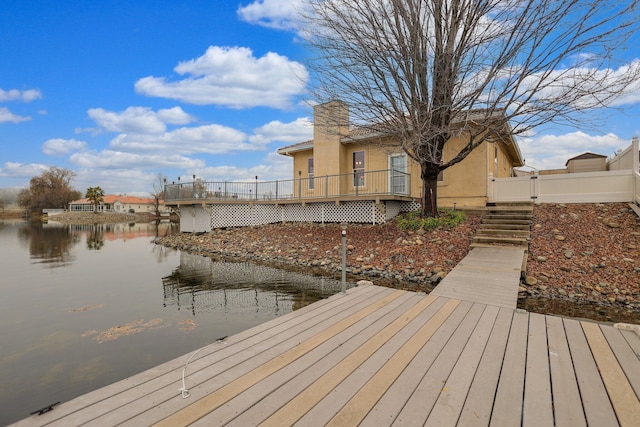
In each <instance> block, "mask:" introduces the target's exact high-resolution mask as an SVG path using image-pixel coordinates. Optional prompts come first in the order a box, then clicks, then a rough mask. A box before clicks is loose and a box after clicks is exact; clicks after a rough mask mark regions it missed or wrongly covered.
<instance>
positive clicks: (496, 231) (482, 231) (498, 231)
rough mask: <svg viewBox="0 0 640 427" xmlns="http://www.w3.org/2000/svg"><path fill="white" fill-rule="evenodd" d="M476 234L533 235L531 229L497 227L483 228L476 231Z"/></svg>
mask: <svg viewBox="0 0 640 427" xmlns="http://www.w3.org/2000/svg"><path fill="white" fill-rule="evenodd" d="M476 236H506V237H511V236H513V237H525V238H526V237H531V231H529V230H505V229H495V228H483V229H480V230H478V231H477V232H476Z"/></svg>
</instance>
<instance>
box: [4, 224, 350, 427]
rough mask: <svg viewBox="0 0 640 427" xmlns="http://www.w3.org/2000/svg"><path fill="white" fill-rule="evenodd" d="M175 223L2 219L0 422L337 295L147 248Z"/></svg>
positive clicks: (333, 288) (322, 283) (299, 280)
mask: <svg viewBox="0 0 640 427" xmlns="http://www.w3.org/2000/svg"><path fill="white" fill-rule="evenodd" d="M175 227H176V226H175V225H174V226H172V225H171V224H168V223H166V224H160V225H155V224H146V223H144V224H142V223H135V224H133V223H132V224H111V225H71V226H70V225H61V224H56V223H49V224H33V223H26V222H22V221H0V293H1V297H0V338H1V345H0V425H5V424H8V423H10V422H14V421H17V420H19V419H22V418H25V417H27V416H29V413H30V412H32V411H35V410H37V409H40V408H42V407H44V406H47V405H49V404H53V403H55V402H58V401H63V402H64V401H68V400H70V399H72V398H74V397H76V396H78V395H81V394H84V393H87V392H89V391H91V390H95V389H97V388H99V387H102V386H105V385H108V384H111V383H113V382H115V381H118V380H121V379H123V378H126V377H128V376H131V375H133V374H136V373H138V372H141V371H143V370H145V369H148V368H151V367H153V366H156V365H158V364H160V363H163V362H165V361H167V360H171V359H173V358H176V357H179V356H182V355H187V354H189V353H190V352H192V351H194V350H196V349H198V348H200V347H203V346H205V345H207V344H209V343H211V342H213V341H215V340H216V339H218V338H221V337H224V336H228V335H233V334H235V333H238V332H240V331H243V330H245V329H248V328H250V327H253V326H255V325H258V324H260V323H264V322H266V321H268V320H270V319H273V318H275V317H277V316H280V315H282V314H285V313H288V312H290V311H292V310H295V309H297V308H300V307H303V306H305V305H307V304H310V303H312V302H314V301H317V300H319V299H321V298H325V297H327V296H329V295H332V294H334V293H336V292H339V290H340V282H339V281H336V280H332V279H325V278H320V277H312V276H307V275H303V274H297V273H291V272H284V271H281V270H277V269H273V268H268V267H263V266H256V265H252V264H246V263H238V264H236V263H224V262H213V261H212V260H210V259H209V258H204V257H200V256H197V255H191V254H187V253H181V252H179V251H175V250H172V249H168V248H165V247H163V246H159V245H155V244H153V243H152V240H153V239H154V238H155V237H156V236H158V235H164V234H165V233H171V232H177V230H176V228H175ZM185 362H186V357H185ZM176 379H177V380H178V378H176Z"/></svg>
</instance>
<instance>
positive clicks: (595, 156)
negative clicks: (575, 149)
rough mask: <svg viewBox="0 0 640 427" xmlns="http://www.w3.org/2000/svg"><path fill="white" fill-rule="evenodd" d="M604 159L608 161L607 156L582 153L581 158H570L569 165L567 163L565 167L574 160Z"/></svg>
mask: <svg viewBox="0 0 640 427" xmlns="http://www.w3.org/2000/svg"><path fill="white" fill-rule="evenodd" d="M602 158H604V159H606V158H607V156H605V155H603V154H596V153H590V152H588V151H587V152H586V153H582V154H580V155H579V156H575V157H572V158H570V159H569V160H567V163H565V164H564V165H565V166H567V165H568V164H569V162H570V161H572V160H588V159H602Z"/></svg>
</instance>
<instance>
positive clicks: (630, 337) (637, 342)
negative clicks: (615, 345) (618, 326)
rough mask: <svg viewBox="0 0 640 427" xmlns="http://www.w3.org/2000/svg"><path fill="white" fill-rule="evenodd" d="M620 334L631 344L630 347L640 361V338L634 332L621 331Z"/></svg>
mask: <svg viewBox="0 0 640 427" xmlns="http://www.w3.org/2000/svg"><path fill="white" fill-rule="evenodd" d="M620 333H621V334H622V336H623V337H624V339H625V340H626V341H627V343H628V344H629V347H631V349H632V350H633V352H634V353H635V354H636V356H638V358H639V359H640V336H639V335H638V334H636V333H635V332H633V331H624V330H620Z"/></svg>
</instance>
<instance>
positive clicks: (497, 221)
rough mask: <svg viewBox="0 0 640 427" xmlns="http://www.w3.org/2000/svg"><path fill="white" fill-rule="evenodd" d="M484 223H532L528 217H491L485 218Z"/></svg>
mask: <svg viewBox="0 0 640 427" xmlns="http://www.w3.org/2000/svg"><path fill="white" fill-rule="evenodd" d="M482 224H505V225H526V226H529V225H531V220H528V219H491V218H483V219H482Z"/></svg>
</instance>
